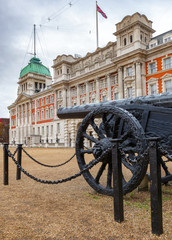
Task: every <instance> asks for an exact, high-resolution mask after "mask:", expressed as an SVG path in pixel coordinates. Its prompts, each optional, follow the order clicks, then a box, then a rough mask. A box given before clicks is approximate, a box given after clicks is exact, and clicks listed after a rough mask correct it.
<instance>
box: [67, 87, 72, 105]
mask: <svg viewBox="0 0 172 240" xmlns="http://www.w3.org/2000/svg"><path fill="white" fill-rule="evenodd" d="M71 103H72V99H71V88H70V87H69V88H68V101H67V107H71V106H72V104H71Z"/></svg>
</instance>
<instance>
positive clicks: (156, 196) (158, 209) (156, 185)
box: [149, 138, 163, 236]
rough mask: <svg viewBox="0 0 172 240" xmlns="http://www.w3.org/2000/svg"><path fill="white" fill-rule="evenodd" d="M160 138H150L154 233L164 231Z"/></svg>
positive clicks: (152, 224)
mask: <svg viewBox="0 0 172 240" xmlns="http://www.w3.org/2000/svg"><path fill="white" fill-rule="evenodd" d="M158 141H159V138H149V161H150V178H151V182H150V193H151V227H152V233H153V234H156V235H158V236H159V235H161V234H162V233H163V223H162V190H161V165H160V153H159V151H158Z"/></svg>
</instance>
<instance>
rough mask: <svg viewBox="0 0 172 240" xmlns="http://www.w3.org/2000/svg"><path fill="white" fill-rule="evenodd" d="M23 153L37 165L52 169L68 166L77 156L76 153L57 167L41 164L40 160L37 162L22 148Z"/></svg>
mask: <svg viewBox="0 0 172 240" xmlns="http://www.w3.org/2000/svg"><path fill="white" fill-rule="evenodd" d="M22 150H23V152H24V153H25V154H26V155H27V156H28V157H29V158H30V159H31V160H33V161H34V162H36V163H37V164H39V165H41V166H44V167H50V168H55V167H61V166H63V165H65V164H67V163H68V162H70V161H71V160H72V159H73V158H74V157H75V155H76V153H74V154H73V155H72V157H70V158H69V159H68V160H67V161H65V162H64V163H61V164H57V165H48V164H44V163H41V162H39V161H38V160H36V159H35V158H33V157H32V156H31V155H30V154H29V153H28V152H26V150H25V149H24V148H22Z"/></svg>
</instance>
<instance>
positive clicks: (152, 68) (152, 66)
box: [150, 63, 156, 73]
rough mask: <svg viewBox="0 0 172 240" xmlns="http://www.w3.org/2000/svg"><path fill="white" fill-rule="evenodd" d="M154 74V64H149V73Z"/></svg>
mask: <svg viewBox="0 0 172 240" xmlns="http://www.w3.org/2000/svg"><path fill="white" fill-rule="evenodd" d="M155 72H156V64H155V63H151V64H150V73H155Z"/></svg>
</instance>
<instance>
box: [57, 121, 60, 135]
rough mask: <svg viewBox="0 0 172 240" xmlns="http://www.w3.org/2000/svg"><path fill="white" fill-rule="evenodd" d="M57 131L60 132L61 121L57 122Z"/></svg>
mask: <svg viewBox="0 0 172 240" xmlns="http://www.w3.org/2000/svg"><path fill="white" fill-rule="evenodd" d="M57 133H60V123H57Z"/></svg>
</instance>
